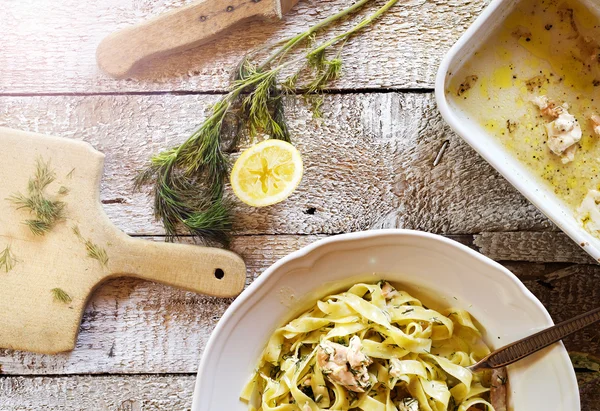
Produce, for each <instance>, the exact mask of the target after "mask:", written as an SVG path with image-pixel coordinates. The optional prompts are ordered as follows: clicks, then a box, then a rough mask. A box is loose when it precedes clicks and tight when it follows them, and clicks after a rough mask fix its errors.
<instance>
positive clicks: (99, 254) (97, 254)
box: [73, 225, 108, 267]
mask: <svg viewBox="0 0 600 411" xmlns="http://www.w3.org/2000/svg"><path fill="white" fill-rule="evenodd" d="M73 234H75V235H76V236H77V238H78V239H79V240H80V241H81V242H82V243H83V244H84V245H85V249H86V251H87V255H88V257H90V258H93V259H94V260H97V261H98V262H99V263H100V264H101V265H102V266H104V267H106V266H107V265H108V254H107V253H106V250H105V249H104V248H101V247H100V246H98V245H97V244H96V243H94V242H92V240H90V239H85V238H84V237H83V236H82V235H81V231H79V227H77V226H76V225H75V226H73Z"/></svg>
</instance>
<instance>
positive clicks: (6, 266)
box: [0, 244, 18, 273]
mask: <svg viewBox="0 0 600 411" xmlns="http://www.w3.org/2000/svg"><path fill="white" fill-rule="evenodd" d="M17 262H18V260H17V259H16V257H15V255H14V254H13V252H12V251H11V249H10V244H9V245H7V246H6V248H5V249H4V250H3V251H2V252H0V270H4V271H5V272H7V273H8V272H9V271H10V270H12V269H13V268H15V265H17Z"/></svg>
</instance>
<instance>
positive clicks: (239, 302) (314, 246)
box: [192, 228, 581, 411]
mask: <svg viewBox="0 0 600 411" xmlns="http://www.w3.org/2000/svg"><path fill="white" fill-rule="evenodd" d="M385 236H405V237H417V238H427V239H429V240H433V241H439V242H441V243H445V244H447V245H450V246H452V247H455V248H457V249H459V250H461V251H462V252H464V253H466V254H468V255H470V256H471V257H473V258H475V259H477V260H479V261H480V262H482V263H485V264H488V265H490V266H492V267H494V268H496V269H498V270H500V271H502V272H503V273H504V274H505V275H506V277H507V278H508V279H509V280H510V281H511V282H512V283H513V285H516V286H517V288H519V289H520V290H521V291H522V292H523V294H524V295H525V296H526V297H527V298H528V299H529V300H530V302H532V303H533V304H534V305H536V306H537V308H538V309H539V310H540V312H541V313H543V315H544V317H545V319H546V320H547V322H548V324H554V322H553V320H552V317H551V316H550V314H549V313H548V311H547V310H546V308H545V307H544V305H543V304H542V303H541V302H540V301H539V300H538V299H537V297H535V295H533V293H532V292H531V291H529V289H527V287H525V285H524V284H523V283H522V282H521V280H519V279H518V278H517V276H515V275H514V274H513V273H512V272H511V271H510V270H508V269H507V268H505V267H504V266H502V265H501V264H499V263H497V262H496V261H494V260H492V259H490V258H488V257H486V256H484V255H483V254H481V253H479V252H477V251H475V250H473V249H471V248H470V247H467V246H466V245H464V244H461V243H459V242H457V241H454V240H451V239H449V238H446V237H443V236H441V235H438V234H432V233H427V232H424V231H417V230H408V229H396V228H391V229H379V230H369V231H358V232H353V233H346V234H339V235H334V236H331V237H326V238H323V239H320V240H317V241H315V242H313V243H311V244H309V245H307V246H305V247H303V248H301V249H299V250H296V251H294V252H292V253H290V254H288V255H287V256H285V257H283V258H281V259H279V260H278V261H277V262H275V263H274V264H273V265H271V266H270V267H269V268H267V269H266V270H265V271H264V272H263V273H262V274H261V275H260V276H259V277H258V278H257V279H256V280H254V281H253V282H252V284H250V285H249V286H248V287H247V288H246V289H245V290H244V291H243V292H242V293H241V294H240V295H239V296H238V297H237V298H236V299H235V300H234V301H233V303H232V304H231V305H230V306H229V307H228V308H227V310H226V311H225V313H224V314H223V316H222V317H221V319H220V320H219V322H218V324H217V326H216V327H215V329H214V330H213V332H212V333H211V336H210V338H209V341H208V343H207V344H206V348H205V349H204V354H206V353H209V352H212V350H213V346H214V345H215V344H216V340H217V336H219V335H220V334H221V330H222V329H223V328H225V327H226V326H227V325H228V323H229V319H230V318H231V317H233V316H234V315H235V314H237V312H238V310H239V309H240V308H241V307H242V306H243V305H244V304H246V302H247V300H249V299H251V298H253V297H255V298H258V299H259V300H260V298H262V296H263V294H264V293H265V292H267V291H268V290H267V289H264V291H263V292H262V293H260V292H259V291H261V287H262V285H263V283H265V282H267V281H268V280H269V279H270V278H271V277H272V276H273V275H275V274H276V273H277V272H278V270H279V269H280V268H281V267H282V266H285V265H286V264H288V263H290V262H291V261H293V260H296V259H299V258H303V257H306V256H308V255H310V254H312V253H313V252H315V251H317V250H318V249H320V248H323V247H324V246H327V245H328V244H331V243H334V242H351V241H355V240H358V239H367V238H373V237H385ZM284 274H285V273H284ZM559 344H560V346H561V352H560V355H561V357H562V360H563V361H565V362H568V363H570V359H569V355H568V353H567V351H566V349H565V348H564V345H563V344H562V342H560V343H559ZM204 354H203V355H202V358H201V360H200V365H199V367H198V374H197V379H196V385H195V389H194V395H193V399H192V410H195V404H197V403H198V401H199V399H198V396H199V391H200V390H199V387H200V384H201V377H202V376H203V375H205V372H206V370H205V367H206V366H207V361H208V360H207V358H208V356H207V355H204ZM569 380H570V382H571V387H566V388H567V389H568V391H569V392H573V393H574V395H575V398H574V400H576V402H577V404H578V408H577V409H573V410H572V411H579V410H580V409H581V408H580V405H579V404H580V397H579V386H578V384H577V379H576V377H575V371H574V370H573V369H571V378H570V379H569Z"/></svg>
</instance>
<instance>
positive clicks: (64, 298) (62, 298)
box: [50, 288, 73, 304]
mask: <svg viewBox="0 0 600 411" xmlns="http://www.w3.org/2000/svg"><path fill="white" fill-rule="evenodd" d="M50 292H51V293H52V295H53V296H54V300H55V301H58V302H61V303H64V304H69V303H70V302H71V301H73V299H72V298H71V296H70V295H69V294H67V293H66V292H65V290H63V289H62V288H53V289H52V290H50Z"/></svg>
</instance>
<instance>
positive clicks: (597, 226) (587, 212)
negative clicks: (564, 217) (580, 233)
mask: <svg viewBox="0 0 600 411" xmlns="http://www.w3.org/2000/svg"><path fill="white" fill-rule="evenodd" d="M577 216H578V217H579V220H580V221H581V224H583V226H584V227H585V228H587V229H588V230H589V231H590V232H592V233H593V232H594V231H600V191H596V190H590V191H588V193H587V195H586V196H585V198H584V199H583V201H582V202H581V205H580V206H579V207H578V208H577Z"/></svg>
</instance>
